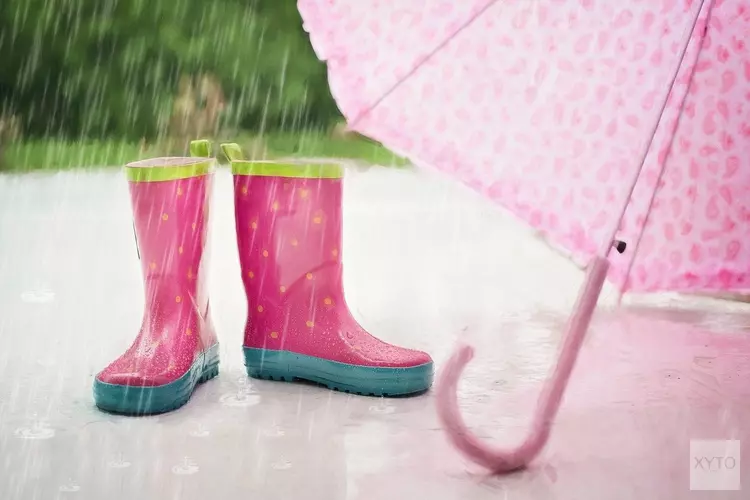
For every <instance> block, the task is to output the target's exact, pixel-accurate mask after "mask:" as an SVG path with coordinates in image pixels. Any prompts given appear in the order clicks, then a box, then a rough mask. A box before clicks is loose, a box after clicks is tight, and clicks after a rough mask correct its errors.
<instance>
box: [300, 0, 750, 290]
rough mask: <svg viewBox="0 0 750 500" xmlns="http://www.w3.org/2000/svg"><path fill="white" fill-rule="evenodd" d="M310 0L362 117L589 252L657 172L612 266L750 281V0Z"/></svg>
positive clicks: (309, 23)
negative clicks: (632, 185) (625, 244)
mask: <svg viewBox="0 0 750 500" xmlns="http://www.w3.org/2000/svg"><path fill="white" fill-rule="evenodd" d="M711 7H713V9H712V12H711V14H710V20H708V21H707V19H708V15H709V12H708V11H709V9H711ZM299 9H300V12H301V13H302V16H303V19H304V24H305V28H306V29H307V30H308V31H309V33H310V39H311V41H312V44H313V47H314V48H315V50H316V52H317V54H318V56H319V57H320V58H321V59H323V60H325V61H326V62H327V63H328V71H329V80H330V86H331V90H332V92H333V95H334V97H335V98H336V101H337V102H338V105H339V107H340V109H341V111H342V113H343V114H344V115H345V117H346V118H347V120H348V122H349V125H350V127H351V128H353V129H354V130H356V131H357V132H360V133H362V134H364V135H367V136H369V137H371V138H373V139H376V140H378V141H380V142H382V143H383V144H384V145H386V146H387V147H389V148H391V149H393V150H395V151H397V152H400V153H403V154H405V155H406V156H407V157H409V158H411V159H412V160H414V162H415V163H417V164H418V165H426V166H429V167H434V168H437V169H439V170H441V171H443V172H446V173H448V174H450V175H451V176H453V177H455V178H456V179H459V180H460V181H462V182H464V183H466V184H468V185H470V186H472V187H474V188H475V189H477V190H478V191H481V192H482V193H483V194H485V195H486V196H488V197H490V198H492V199H493V200H496V201H497V202H498V203H500V204H501V205H503V206H504V207H506V208H507V209H509V210H511V211H512V212H514V213H515V214H517V215H518V216H519V217H520V218H522V219H523V220H524V221H526V222H527V223H528V224H530V225H532V226H534V227H535V228H538V229H539V230H540V231H541V232H542V233H543V234H544V235H545V237H546V238H547V239H549V240H551V241H552V242H553V243H555V244H556V245H560V246H562V247H564V248H565V249H566V250H567V251H569V252H570V253H571V254H572V255H573V256H574V258H575V259H576V260H580V261H584V262H585V261H586V260H588V258H590V256H591V255H593V254H594V253H595V252H596V251H597V248H598V247H599V246H600V245H601V244H602V242H603V241H604V240H605V239H607V238H608V237H609V236H610V234H609V233H610V231H611V226H612V224H617V220H618V216H619V214H620V212H621V211H622V208H623V204H624V203H625V201H626V198H628V195H629V192H628V191H629V188H630V186H629V184H630V181H631V179H633V178H634V176H636V175H639V174H640V175H639V177H638V182H637V184H636V186H635V189H634V191H633V195H632V197H631V198H630V202H629V204H628V208H627V210H626V211H625V216H624V218H623V219H622V222H621V224H620V225H619V231H618V235H617V237H618V239H621V240H624V241H627V242H628V243H629V244H630V249H631V251H627V252H625V253H624V254H622V255H621V256H615V257H613V258H612V259H611V263H612V266H611V270H610V276H609V277H610V279H611V280H613V281H614V283H615V284H616V285H617V286H619V287H620V288H621V289H628V290H633V291H656V290H683V291H707V290H726V289H750V264H749V263H750V168H748V167H749V166H748V161H750V140H749V139H748V138H750V102H749V99H750V47H748V46H747V45H748V44H750V42H747V41H746V34H747V32H748V25H749V23H750V4H748V2H746V1H744V0H724V1H720V0H716V1H715V3H713V5H712V3H711V2H709V1H705V2H700V1H698V0H693V1H691V0H679V1H678V0H662V1H645V0H642V1H638V0H624V1H620V2H611V1H608V0H575V1H574V0H535V1H528V0H465V1H462V2H450V1H441V0H423V1H420V2H401V1H397V0H390V1H389V0H358V1H356V2H353V1H347V0H331V1H318V0H300V1H299ZM698 9H702V12H701V14H700V15H701V17H700V19H699V22H698V24H697V26H695V28H694V27H693V24H694V18H695V16H696V14H697V12H698ZM707 29H708V31H707V33H706V36H705V38H704V37H703V35H704V32H706V30H707ZM688 41H689V43H688ZM683 51H686V53H685V54H683ZM678 68H679V69H678ZM675 71H677V72H678V74H677V77H676V79H674V84H672V81H673V76H674V73H675ZM667 95H669V98H668V102H667V104H666V108H665V109H662V108H663V103H664V101H665V99H667ZM654 128H655V129H656V130H655V133H654ZM644 154H645V155H646V157H645V162H642V158H643V156H644ZM641 163H643V168H642V170H640V166H641ZM639 170H640V171H639ZM657 186H659V188H658V190H657V189H656V187H657ZM655 193H656V197H655V198H654V194H655ZM649 212H650V213H649ZM647 214H648V215H647ZM636 247H637V252H635V250H636ZM631 266H632V267H631ZM628 275H630V279H629V280H627V281H626V276H628Z"/></svg>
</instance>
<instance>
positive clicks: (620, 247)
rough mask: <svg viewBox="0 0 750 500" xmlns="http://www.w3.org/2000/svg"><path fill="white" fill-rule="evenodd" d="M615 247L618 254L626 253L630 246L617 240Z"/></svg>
mask: <svg viewBox="0 0 750 500" xmlns="http://www.w3.org/2000/svg"><path fill="white" fill-rule="evenodd" d="M614 246H615V250H617V253H625V249H626V248H627V247H628V244H627V243H625V242H624V241H620V240H615V241H614Z"/></svg>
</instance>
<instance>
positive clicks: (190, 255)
mask: <svg viewBox="0 0 750 500" xmlns="http://www.w3.org/2000/svg"><path fill="white" fill-rule="evenodd" d="M191 153H193V155H194V156H202V157H199V158H195V157H194V158H156V159H152V160H144V161H139V162H135V163H130V164H128V165H127V166H126V168H125V171H126V174H127V178H128V181H129V184H130V195H131V199H132V207H133V218H134V225H135V231H136V236H137V245H138V250H139V255H140V259H141V269H142V272H143V279H144V287H145V296H146V303H145V307H144V312H143V322H142V324H141V329H140V331H139V332H138V336H137V337H136V339H135V341H134V342H133V344H132V345H131V346H130V348H129V349H128V350H127V351H125V353H124V354H123V355H122V356H120V357H119V358H117V359H116V360H115V361H113V362H112V363H111V364H110V365H109V366H107V367H106V368H105V369H104V370H102V372H101V373H99V374H98V375H97V376H96V380H95V381H94V400H95V402H96V405H97V406H98V407H99V408H101V409H103V410H106V411H111V412H115V413H123V414H133V415H140V414H156V413H164V412H167V411H170V410H174V409H176V408H179V407H180V406H182V405H184V404H185V403H187V401H188V400H189V399H190V396H191V395H192V393H193V390H194V389H195V386H196V385H197V384H198V383H199V382H204V381H206V380H209V379H211V378H213V377H215V376H216V375H217V374H218V372H219V352H218V343H217V340H216V333H215V331H214V328H213V325H212V323H211V319H210V317H209V310H208V294H207V287H206V271H205V262H206V255H205V254H206V252H205V248H206V238H207V234H208V220H209V219H208V206H209V200H210V195H211V186H212V181H213V168H214V160H213V159H211V158H209V157H208V156H210V154H209V153H210V151H209V148H208V143H207V142H205V141H196V142H194V143H193V144H191Z"/></svg>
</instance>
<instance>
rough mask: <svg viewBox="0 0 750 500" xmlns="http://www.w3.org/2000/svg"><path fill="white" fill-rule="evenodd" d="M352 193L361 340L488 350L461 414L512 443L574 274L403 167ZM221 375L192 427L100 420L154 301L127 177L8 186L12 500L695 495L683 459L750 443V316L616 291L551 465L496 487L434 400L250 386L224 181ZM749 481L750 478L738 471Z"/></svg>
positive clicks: (166, 421)
mask: <svg viewBox="0 0 750 500" xmlns="http://www.w3.org/2000/svg"><path fill="white" fill-rule="evenodd" d="M350 174H351V175H349V176H348V178H347V181H346V183H347V184H346V187H347V192H346V210H345V225H346V227H345V230H346V236H345V248H344V252H345V253H344V255H345V257H344V259H345V262H346V271H345V274H346V276H345V282H346V285H347V287H348V288H347V298H348V301H349V302H350V304H351V306H352V309H353V311H354V313H355V315H356V316H357V317H358V318H359V319H360V320H361V321H362V323H363V325H365V326H366V327H367V328H369V329H370V330H371V331H373V332H374V333H375V334H377V335H379V336H380V337H382V338H383V339H384V340H388V341H391V342H398V343H401V344H404V345H408V346H410V347H415V348H419V349H425V350H428V351H429V352H431V353H432V354H433V356H434V358H435V360H436V363H437V364H438V367H439V366H440V363H441V362H442V361H443V360H444V359H445V358H446V357H447V356H448V354H449V353H450V351H451V349H452V348H453V346H454V345H455V343H456V341H457V340H458V339H461V340H464V341H468V342H470V343H472V344H474V345H475V346H476V347H477V348H478V355H477V356H476V358H475V360H474V361H473V362H472V364H470V366H469V368H468V370H467V374H466V378H465V379H464V380H463V382H462V384H461V396H460V401H461V405H462V407H463V411H464V414H465V417H466V419H467V421H468V422H469V423H470V424H471V425H472V426H473V427H474V429H475V430H476V432H477V433H479V434H480V435H483V436H486V437H487V439H493V440H496V441H497V442H498V443H511V442H514V441H515V440H517V439H519V438H520V437H521V436H522V433H523V432H524V431H525V425H526V423H527V419H528V416H529V414H530V412H531V411H532V409H533V405H534V403H535V398H536V394H537V390H538V386H539V384H540V382H541V381H542V380H543V379H544V377H545V376H546V374H547V371H548V370H549V367H550V364H551V363H553V362H554V358H555V355H556V351H557V346H558V344H559V340H560V332H561V331H562V329H563V326H564V324H565V321H566V318H567V313H568V312H569V310H570V307H571V306H572V304H573V301H574V299H575V296H576V292H577V287H578V285H579V284H580V282H581V279H582V276H581V272H580V270H579V269H578V268H577V267H576V266H574V265H572V264H570V263H569V262H567V261H566V260H565V259H564V258H563V257H561V256H560V255H558V254H557V253H555V252H552V251H550V250H549V249H548V248H547V247H546V246H545V245H543V244H541V243H540V242H539V241H538V240H537V239H536V238H535V237H534V235H533V234H532V233H531V232H530V231H528V230H526V229H525V228H522V227H519V226H518V225H517V224H516V223H515V222H514V221H512V220H510V219H509V218H507V217H506V216H503V215H502V214H500V213H499V212H498V211H497V210H496V209H495V208H494V207H492V206H491V205H489V204H488V203H486V202H484V201H483V200H480V199H478V198H477V197H476V196H475V195H473V193H470V192H469V191H468V190H466V189H463V188H461V187H458V186H454V185H451V184H450V183H449V182H446V181H444V180H442V179H440V178H434V177H430V176H426V175H423V174H417V173H413V172H408V171H385V170H380V169H374V168H373V169H369V170H366V171H352V172H350ZM215 190H216V191H215V200H214V210H213V217H214V219H213V224H214V231H213V235H212V244H213V260H212V263H211V266H212V273H211V291H212V297H213V298H212V304H213V306H214V307H215V311H216V316H217V328H218V329H219V333H220V339H221V342H222V352H221V355H222V365H221V374H220V376H219V378H218V379H216V380H214V381H212V382H210V383H208V384H206V385H205V386H203V387H202V388H201V389H200V390H199V391H198V392H197V393H196V395H195V396H194V398H193V399H192V400H191V402H190V403H189V404H188V405H187V406H186V407H184V408H183V409H181V410H179V411H177V412H175V413H172V414H167V415H162V416H158V417H150V418H141V419H132V418H122V417H117V416H113V415H107V414H103V413H100V412H98V411H96V409H95V408H93V406H92V401H91V382H92V378H93V375H94V374H95V373H96V371H97V370H98V369H100V368H101V367H102V366H103V365H104V364H105V363H106V362H107V361H108V360H110V359H111V358H112V357H113V356H114V355H116V354H118V353H119V352H120V351H121V350H122V348H123V347H124V346H126V345H127V344H128V343H129V342H130V341H131V339H132V336H133V335H134V332H135V330H136V329H137V327H138V324H139V322H140V313H141V307H142V303H141V300H142V291H141V284H140V281H139V275H138V262H137V257H136V252H135V248H134V244H133V240H132V229H131V226H130V219H129V207H128V203H129V200H128V197H127V187H126V185H125V183H124V181H123V179H122V176H121V174H120V173H118V172H112V171H105V172H100V173H89V174H78V173H66V174H55V175H33V176H25V177H0V283H2V286H1V287H0V339H2V344H3V349H2V350H0V373H2V378H0V498H3V499H5V498H8V499H16V498H18V499H37V498H38V499H43V498H44V499H48V498H80V499H101V498H113V499H115V498H122V499H133V498H164V499H167V498H180V499H205V498H206V497H209V496H210V497H215V498H250V497H255V498H262V499H264V500H266V499H289V498H297V497H299V498H311V499H318V498H319V499H325V500H334V499H365V500H369V499H381V498H394V499H400V498H410V497H414V496H417V495H418V496H419V497H422V498H428V497H429V498H435V499H442V498H445V499H449V498H450V499H453V498H456V499H459V498H473V499H483V498H488V499H489V498H493V499H497V498H501V499H515V498H523V499H549V498H555V499H582V498H592V499H603V498H606V499H612V500H616V499H660V500H669V499H684V498H743V497H742V492H724V493H721V492H719V493H717V492H690V491H689V489H688V488H689V472H690V468H689V453H688V450H689V444H690V440H691V439H740V440H741V441H742V447H743V451H744V452H745V453H744V454H745V455H746V456H750V454H748V447H747V443H750V436H748V434H749V430H750V383H748V381H750V340H749V339H750V337H748V335H746V334H747V333H748V330H749V329H750V305H748V304H739V303H732V302H727V301H721V300H714V299H710V298H706V297H686V296H679V295H662V296H658V297H629V298H626V300H625V301H624V305H623V307H621V308H617V307H615V304H616V299H617V295H616V293H614V291H613V290H611V289H607V290H606V291H605V293H604V295H603V297H602V299H601V308H600V310H599V312H598V313H597V315H596V317H595V319H594V323H593V325H592V329H591V332H590V335H589V337H588V338H587V340H586V343H585V345H584V348H583V351H582V353H581V356H580V361H579V364H578V366H577V367H576V371H575V374H574V377H573V381H572V383H571V387H570V389H569V392H568V394H567V396H566V399H565V402H564V404H563V407H562V410H561V413H560V416H559V420H558V422H557V425H556V427H555V431H554V433H553V435H552V438H551V440H550V443H549V446H548V447H547V449H546V450H545V451H544V453H543V455H542V456H541V457H540V459H539V460H538V461H537V462H536V463H535V464H534V466H533V467H531V468H530V469H528V470H526V471H524V472H521V473H518V474H514V475H512V476H507V477H502V478H494V477H488V476H487V475H486V474H485V473H484V472H483V471H481V470H478V469H476V468H474V467H473V466H471V465H469V464H467V463H465V462H464V461H463V460H462V459H461V457H460V456H459V455H457V454H456V453H455V452H454V451H453V450H452V449H451V448H450V447H449V445H448V444H447V442H446V440H445V438H444V436H443V434H442V431H441V430H440V428H439V426H438V423H437V419H436V416H435V412H434V409H433V400H432V395H431V394H429V393H428V394H427V395H425V396H422V397H419V398H412V399H394V400H383V399H374V398H362V397H352V396H348V395H345V394H338V393H332V392H329V391H327V390H325V389H321V388H318V387H315V386H311V385H301V384H299V385H298V384H279V383H272V382H262V381H254V380H248V379H247V378H246V377H245V376H244V370H243V366H242V357H241V352H240V343H241V331H242V326H243V322H244V314H245V309H244V308H245V299H244V296H243V290H242V285H241V281H240V277H239V267H238V258H237V255H236V247H235V237H234V215H233V208H232V198H231V178H230V176H229V175H228V173H227V172H220V174H219V176H218V179H217V183H216V186H215ZM742 472H743V474H744V477H745V478H750V460H746V461H745V463H744V465H743V466H742Z"/></svg>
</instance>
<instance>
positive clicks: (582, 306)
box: [436, 257, 609, 473]
mask: <svg viewBox="0 0 750 500" xmlns="http://www.w3.org/2000/svg"><path fill="white" fill-rule="evenodd" d="M608 269H609V261H608V260H607V259H606V258H605V257H595V258H594V259H593V261H592V262H591V265H590V266H589V269H588V273H587V275H586V280H585V282H584V284H583V287H582V288H581V292H580V294H579V296H578V302H577V304H576V307H575V309H574V311H573V314H572V315H571V317H570V320H569V321H568V326H567V330H566V334H565V337H564V339H563V345H562V348H561V350H560V357H559V359H558V360H557V364H556V366H555V369H554V371H553V372H552V374H551V375H550V377H549V378H548V379H547V381H546V382H545V384H544V387H543V389H542V393H541V395H540V396H539V401H538V403H537V407H536V413H535V414H534V418H533V420H532V425H531V430H530V432H529V434H528V435H527V436H526V439H525V440H524V441H523V442H522V443H521V444H520V445H518V446H516V447H515V448H510V449H499V448H493V447H491V446H489V445H487V444H485V443H483V442H482V441H481V440H480V439H479V438H478V437H477V436H475V435H474V434H472V433H471V432H470V431H469V429H468V427H466V423H465V422H464V420H463V418H462V417H461V413H460V411H459V408H458V381H459V378H460V377H461V373H462V372H463V370H464V368H465V367H466V365H467V364H468V363H469V361H470V360H471V358H472V357H473V355H474V349H473V348H472V347H470V346H466V345H464V346H460V347H459V348H458V349H457V350H456V352H454V353H453V355H452V356H451V358H450V359H449V360H448V362H447V363H446V365H445V367H443V371H442V373H441V375H440V377H439V379H438V384H437V387H436V392H437V397H436V399H437V412H438V417H439V418H440V421H441V422H442V423H443V426H444V428H445V431H446V433H447V434H448V438H449V439H450V441H451V443H453V445H454V446H455V447H456V448H458V450H459V451H460V452H462V453H463V454H464V455H465V456H466V457H467V458H469V459H470V460H472V461H474V462H476V463H477V464H479V465H482V466H484V467H486V468H487V469H490V470H491V471H492V472H495V473H502V472H510V471H513V470H516V469H520V468H523V467H525V466H526V465H527V464H528V463H529V462H531V461H532V460H533V459H534V458H535V457H536V456H537V455H538V454H539V452H540V451H541V450H542V448H544V445H545V444H546V443H547V438H548V437H549V434H550V428H551V426H552V422H553V421H554V419H555V416H556V415H557V410H558V409H559V408H560V402H561V401H562V396H563V394H564V393H565V388H566V387H567V385H568V380H569V379H570V374H571V372H572V371H573V366H574V365H575V362H576V358H577V357H578V352H579V351H580V348H581V344H582V343H583V339H584V338H585V336H586V331H587V330H588V327H589V323H590V322H591V317H592V315H593V313H594V309H595V308H596V302H597V299H598V298H599V294H600V293H601V290H602V287H603V286H604V280H605V279H606V277H607V271H608Z"/></svg>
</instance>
